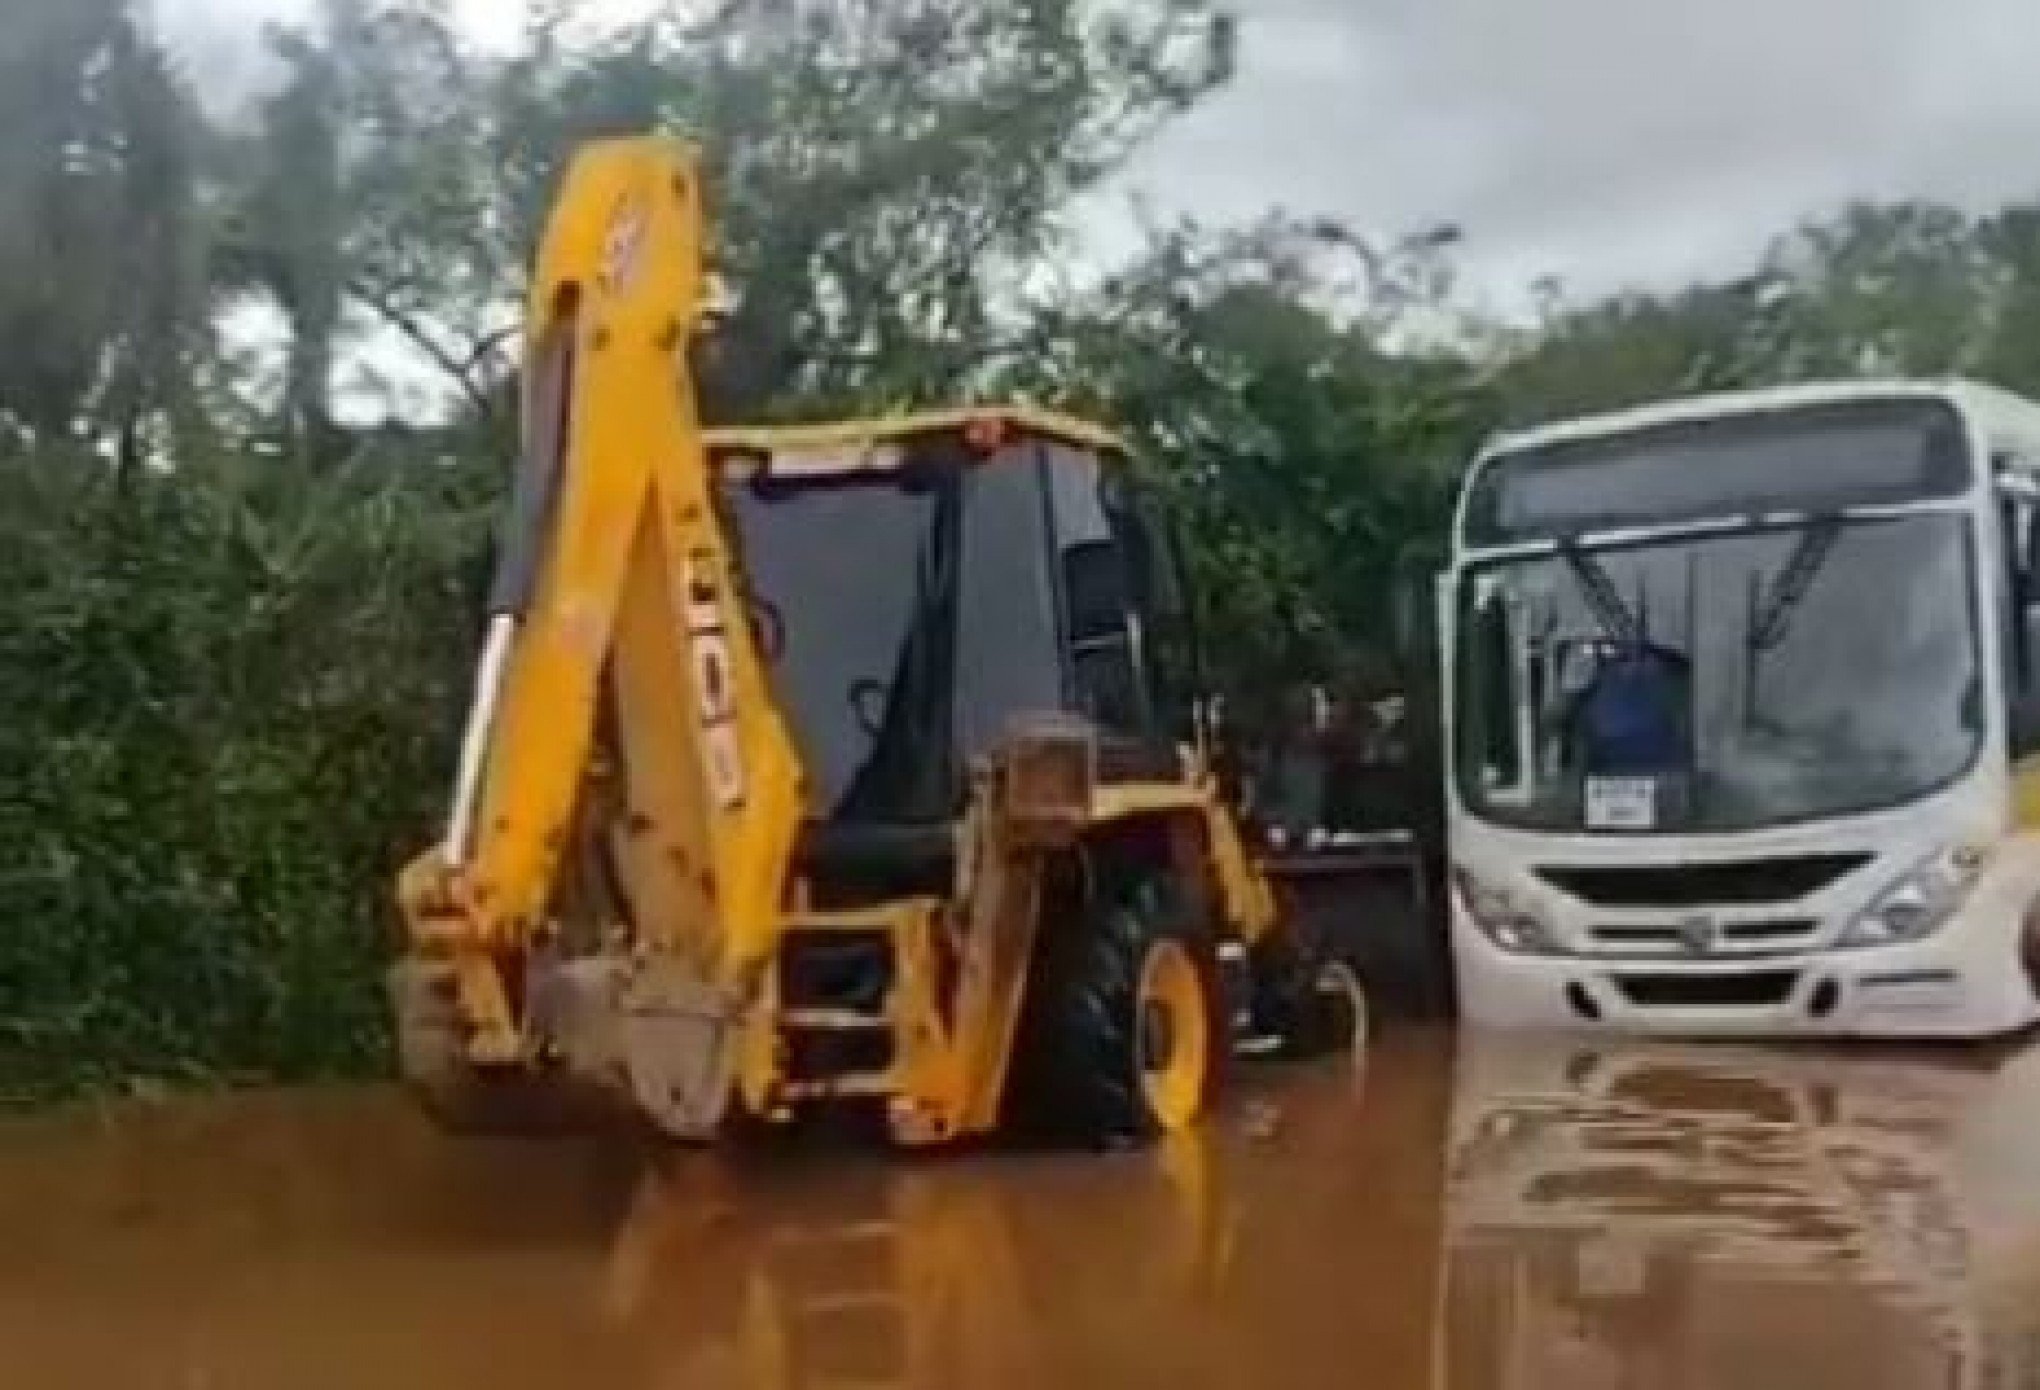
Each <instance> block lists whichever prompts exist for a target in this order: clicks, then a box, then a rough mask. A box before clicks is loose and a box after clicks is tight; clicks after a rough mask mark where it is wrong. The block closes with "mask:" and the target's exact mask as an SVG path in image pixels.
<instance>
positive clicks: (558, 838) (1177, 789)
mask: <svg viewBox="0 0 2040 1390" xmlns="http://www.w3.org/2000/svg"><path fill="white" fill-rule="evenodd" d="M703 229H704V221H703V215H702V210H701V186H700V179H699V173H698V169H697V164H696V161H695V157H694V155H693V153H692V151H690V150H689V149H687V148H685V147H683V146H679V145H676V144H673V143H669V142H665V141H662V140H656V139H630V140H619V141H611V142H603V143H598V144H596V145H593V146H590V147H588V148H587V149H585V150H584V151H582V152H581V153H580V154H579V155H578V156H577V158H576V159H575V161H574V163H573V164H572V166H571V168H570V169H569V171H568V174H567V177H566V180H565V183H564V186H563V189H562V191H561V194H560V199H559V202H558V204H557V206H556V208H555V210H554V214H553V218H552V222H551V226H550V228H549V230H548V233H547V235H546V238H545V241H544V243H543V246H542V248H541V251H540V255H539V259H538V263H537V267H536V274H535V276H534V281H533V286H532V290H531V300H530V307H529V321H528V330H527V339H526V359H525V373H524V382H523V387H524V447H523V453H522V458H521V460H520V463H519V468H518V475H517V477H516V480H515V486H514V489H513V495H512V499H511V504H510V507H509V517H508V520H507V523H506V526H505V530H504V532H503V535H502V537H501V539H500V542H499V548H498V570H497V574H496V580H495V584H494V586H493V590H492V593H491V596H490V600H489V615H488V625H487V634H486V639H485V644H484V649H483V653H482V657H481V661H480V667H479V671H478V674H477V678H476V685H475V696H474V703H473V706H472V710H471V713H470V716H469V720H468V724H467V729H466V737H465V740H464V742H463V745H462V750H461V757H460V764H459V771H458V778H457V782H456V786H455V790H454V796H453V805H452V811H451V815H450V817H449V824H448V826H447V828H446V831H445V835H444V838H443V840H442V841H441V843H440V844H438V845H437V846H436V847H435V848H433V849H431V850H430V851H428V852H427V853H425V854H423V855H421V856H420V857H419V858H418V859H416V860H415V861H414V862H413V863H412V864H411V865H410V866H409V867H408V868H407V869H406V870H405V872H404V874H403V875H402V878H401V882H400V884H399V892H398V896H399V901H400V904H401V908H402V912H403V916H404V920H405V923H406V928H407V938H408V939H407V944H406V949H405V953H404V955H403V957H402V959H401V960H400V961H399V963H398V964H397V965H396V966H395V967H394V969H393V971H392V973H391V994H392V999H393V1003H394V1007H395V1012H396V1018H397V1024H398V1033H399V1039H400V1045H401V1055H402V1062H403V1068H404V1071H405V1073H406V1075H407V1076H408V1077H409V1078H410V1079H411V1080H412V1081H414V1082H415V1083H417V1084H418V1085H419V1086H420V1087H421V1088H422V1089H423V1090H424V1091H425V1093H426V1094H427V1096H428V1097H430V1098H432V1099H433V1100H434V1101H435V1102H437V1103H439V1104H441V1105H442V1106H443V1107H444V1108H445V1109H446V1110H447V1111H448V1112H449V1113H452V1112H455V1111H459V1110H462V1109H465V1108H467V1107H468V1106H469V1105H470V1103H471V1102H474V1101H476V1100H478V1099H479V1100H481V1101H483V1102H486V1101H488V1100H489V1099H490V1098H491V1097H492V1096H494V1095H496V1094H498V1093H523V1092H528V1091H530V1090H531V1089H533V1088H534V1087H537V1088H539V1089H541V1090H544V1091H550V1090H555V1089H557V1090H560V1091H567V1090H572V1091H577V1092H593V1093H596V1094H600V1095H605V1096H610V1097H621V1098H625V1099H626V1100H628V1101H629V1102H630V1103H631V1105H632V1106H633V1108H634V1109H635V1110H636V1111H638V1112H639V1113H641V1114H642V1115H643V1116H645V1117H647V1118H649V1120H651V1121H652V1122H653V1123H654V1124H655V1125H656V1126H657V1127H658V1128H659V1129H660V1130H662V1131H664V1132H665V1133H666V1134H668V1135H672V1136H675V1137H680V1138H685V1139H706V1138H709V1137H711V1136H713V1135H714V1134H716V1133H717V1132H718V1131H719V1130H720V1129H722V1128H723V1127H724V1126H725V1125H726V1124H728V1123H730V1122H733V1121H737V1120H744V1121H759V1122H765V1123H774V1122H788V1121H793V1120H796V1119H799V1118H802V1117H804V1116H807V1115H810V1114H812V1113H815V1112H819V1111H828V1110H836V1109H842V1108H846V1107H847V1108H854V1109H862V1110H864V1111H865V1112H867V1113H869V1114H873V1115H876V1116H878V1117H879V1118H881V1119H882V1121H883V1123H884V1125H885V1127H886V1128H887V1130H888V1131H889V1132H890V1134H891V1136H892V1137H893V1138H894V1139H895V1140H896V1141H898V1142H901V1143H904V1144H912V1145H926V1144H938V1143H943V1142H946V1141H951V1140H955V1139H958V1138H961V1137H965V1136H971V1135H981V1134H985V1133H988V1132H991V1131H994V1130H999V1129H1002V1128H1005V1127H1007V1126H1008V1125H1025V1126H1028V1127H1030V1128H1035V1129H1041V1130H1045V1131H1050V1132H1054V1133H1057V1134H1060V1135H1063V1136H1067V1137H1071V1138H1079V1139H1083V1140H1086V1141H1112V1140H1118V1139H1130V1140H1135V1141H1138V1140H1140V1139H1143V1138H1146V1137H1150V1136H1153V1135H1155V1134H1157V1133H1160V1132H1163V1131H1167V1130H1171V1129H1176V1128H1180V1127H1182V1126H1184V1125H1186V1124H1188V1123H1190V1122H1191V1121H1192V1120H1193V1119H1194V1118H1195V1117H1196V1116H1197V1115H1198V1114H1199V1112H1200V1110H1201V1109H1202V1107H1203V1106H1204V1105H1205V1103H1206V1100H1207V1097H1208V1096H1209V1095H1210V1093H1211V1091H1212V1088H1213V1086H1214V1084H1215V1081H1216V1079H1217V1078H1218V1076H1219V1075H1220V1073H1221V1072H1222V1070H1223V1063H1224V1061H1225V1060H1226V1058H1227V1057H1228V1056H1229V1055H1230V1054H1231V1053H1232V1052H1233V1051H1234V1050H1235V1044H1236V1043H1237V1042H1239V1041H1240V1040H1242V1039H1249V1038H1251V1039H1255V1040H1258V1041H1259V1042H1261V1043H1263V1044H1269V1043H1271V1041H1272V1043H1274V1044H1279V1045H1284V1046H1287V1047H1289V1048H1290V1049H1291V1050H1312V1049H1319V1048H1324V1047H1328V1046H1333V1045H1344V1044H1347V1043H1348V1042H1349V1041H1351V1039H1352V1037H1353V1035H1354V1033H1355V1032H1356V1029H1357V1023H1358V1020H1359V1019H1360V1017H1361V1014H1360V1007H1361V999H1360V991H1359V985H1358V983H1357V980H1356V978H1355V976H1354V974H1353V972H1352V971H1351V969H1350V968H1349V967H1348V966H1347V965H1346V964H1345V963H1344V962H1343V961H1342V959H1341V958H1340V957H1339V956H1338V954H1337V953H1336V952H1333V951H1330V950H1329V949H1327V948H1325V947H1324V946H1323V945H1322V944H1321V943H1306V942H1304V941H1303V940H1301V939H1300V937H1292V936H1291V935H1290V934H1288V933H1286V932H1284V930H1283V929H1282V927H1281V925H1280V924H1279V923H1278V921H1277V912H1276V907H1275V902H1274V899H1273V895H1272V894H1271V892H1270V890H1269V886H1268V882H1267V880H1266V879H1265V878H1264V877H1263V876H1262V875H1261V874H1260V873H1259V872H1258V871H1257V869H1256V867H1255V865H1254V864H1253V862H1252V861H1251V859H1250V857H1249V851H1248V849H1247V847H1246V846H1245V844H1244V843H1243V841H1242V837H1241V835H1240V833H1239V831H1238V830H1237V828H1236V823H1235V821H1234V819H1233V817H1232V815H1231V814H1230V812H1229V811H1228V809H1227V807H1226V805H1225V803H1224V801H1223V798H1222V796H1221V793H1220V791H1219V789H1218V786H1217V782H1216V779H1215V778H1214V777H1213V776H1212V775H1211V774H1210V772H1209V764H1208V758H1207V750H1206V748H1205V745H1204V740H1203V738H1202V737H1201V736H1200V734H1199V732H1198V730H1197V728H1196V721H1195V720H1194V719H1192V718H1188V717H1178V716H1176V715H1174V714H1173V713H1172V712H1174V711H1181V710H1188V709H1191V708H1193V704H1194V702H1192V701H1190V700H1189V699H1188V698H1187V696H1188V694H1189V690H1190V685H1189V682H1188V675H1189V671H1190V663H1189V662H1188V661H1187V660H1186V659H1185V654H1186V653H1187V652H1188V651H1189V650H1190V649H1191V648H1192V646H1193V644H1192V643H1191V642H1190V641H1189V640H1188V630H1189V625H1188V624H1187V623H1186V622H1185V615H1184V613H1183V612H1182V611H1181V610H1182V608H1183V605H1181V604H1179V603H1177V602H1176V601H1175V597H1174V596H1175V595H1176V594H1177V593H1180V592H1181V591H1182V586H1180V585H1178V584H1173V583H1170V582H1168V580H1169V576H1170V575H1171V573H1172V572H1173V567H1172V566H1171V564H1170V563H1168V560H1167V557H1168V556H1169V555H1170V554H1171V553H1173V552H1172V549H1171V547H1170V546H1169V545H1168V544H1167V543H1166V539H1165V537H1164V535H1163V533H1162V532H1161V531H1160V529H1159V528H1157V527H1155V526H1153V525H1151V524H1150V523H1149V522H1148V521H1147V520H1146V519H1145V518H1144V517H1143V515H1142V513H1141V509H1140V508H1139V506H1138V505H1137V504H1136V500H1135V499H1134V497H1133V494H1132V491H1131V489H1130V487H1129V485H1128V481H1129V480H1128V477H1127V473H1128V470H1127V468H1126V466H1125V462H1124V458H1123V452H1124V451H1123V450H1122V449H1121V448H1120V447H1119V445H1118V444H1117V443H1116V442H1115V441H1114V440H1113V439H1112V438H1111V437H1110V436H1109V435H1108V434H1106V433H1105V432H1103V431H1101V430H1098V429H1096V428H1093V427H1091V426H1089V425H1085V424H1082V423H1080V422H1075V421H1067V420H1061V419H1057V418H1054V417H1050V416H1046V415H1040V414H1035V413H1031V412H1028V411H1025V410H1019V409H986V410H971V411H962V412H956V413H951V414H930V415H921V416H913V417H907V418H902V419H895V420H890V421H885V422H882V423H876V424H866V425H856V426H832V427H825V428H811V429H795V430H780V431H770V430H766V431H755V432H753V431H736V432H731V433H723V434H718V435H713V436H710V435H705V434H704V433H703V431H702V430H701V428H700V427H699V424H698V421H697V415H696V407H695V401H694V397H693V391H692V385H691V381H690V378H689V374H688V371H687V366H686V364H687V361H688V346H689V343H690V340H691V339H692V338H693V337H694V336H695V334H696V332H697V330H698V329H699V327H700V323H699V320H700V318H701V315H702V302H703V293H702V289H703V268H702V241H703V235H704V232H703Z"/></svg>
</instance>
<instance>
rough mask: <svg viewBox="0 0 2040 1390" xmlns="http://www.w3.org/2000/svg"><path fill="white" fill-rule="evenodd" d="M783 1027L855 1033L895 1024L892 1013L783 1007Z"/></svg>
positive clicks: (780, 1021)
mask: <svg viewBox="0 0 2040 1390" xmlns="http://www.w3.org/2000/svg"><path fill="white" fill-rule="evenodd" d="M779 1026H780V1027H782V1028H806V1029H812V1030H814V1031H815V1032H825V1033H854V1032H862V1031H868V1030H871V1029H885V1028H891V1027H892V1026H893V1021H892V1018H891V1016H890V1015H887V1014H868V1013H863V1012H860V1011H859V1010H856V1009H783V1010H781V1011H780V1014H779Z"/></svg>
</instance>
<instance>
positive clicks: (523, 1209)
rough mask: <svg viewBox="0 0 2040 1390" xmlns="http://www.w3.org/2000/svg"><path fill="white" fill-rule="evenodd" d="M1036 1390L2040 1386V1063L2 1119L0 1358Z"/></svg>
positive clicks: (133, 1385) (214, 1387) (77, 1375)
mask: <svg viewBox="0 0 2040 1390" xmlns="http://www.w3.org/2000/svg"><path fill="white" fill-rule="evenodd" d="M1455 1054H1456V1055H1455ZM1052 1384H1061V1385H1067V1386H1071V1387H1076V1386H1118V1385H1125V1386H1171V1387H1196V1386H1247V1385H1270V1386H1282V1387H1313V1386H1332V1385H1353V1386H1368V1387H1378V1388H1379V1390H1399V1387H1419V1386H1421V1387H1443V1386H1450V1387H1469V1388H1471V1387H1530V1386H1537V1387H1545V1386H1551V1387H1565V1390H1597V1388H1598V1387H1638V1390H1644V1387H1649V1390H1658V1388H1659V1387H1664V1390H1686V1388H1688V1387H1712V1386H1725V1387H1730V1388H1731V1390H1764V1388H1765V1387H1781V1390H1783V1388H1785V1387H1790V1390H1801V1387H1820V1386H1849V1387H1862V1390H1885V1387H1901V1386H1904V1387H1912V1386H1920V1387H1928V1386H1931V1387H1937V1388H1938V1387H2003V1388H2004V1390H2023V1388H2024V1387H2040V1047H2035V1048H2033V1049H2032V1050H2029V1051H2025V1052H2023V1053H2022V1052H2020V1051H2017V1050H2007V1049H2002V1048H2000V1049H1994V1050H1991V1051H1989V1052H1976V1051H1972V1050H1957V1051H1951V1052H1919V1051H1912V1052H1899V1051H1892V1050H1882V1049H1880V1050H1877V1051H1873V1052H1850V1053H1837V1052H1831V1051H1823V1052H1809V1051H1760V1050H1754V1049H1740V1048H1737V1049H1729V1048H1721V1047H1709V1048H1692V1047H1677V1046H1662V1047H1643V1046H1633V1045H1603V1046H1587V1045H1576V1044H1571V1043H1566V1042H1526V1041H1523V1040H1514V1039H1512V1040H1491V1039H1483V1038H1480V1037H1474V1036H1470V1037H1465V1038H1461V1039H1458V1040H1456V1042H1455V1041H1454V1040H1453V1039H1451V1038H1449V1037H1445V1036H1443V1035H1439V1036H1436V1037H1429V1036H1421V1035H1403V1036H1401V1037H1399V1038H1395V1039H1392V1040H1388V1041H1384V1042H1383V1043H1382V1044H1381V1045H1380V1046H1379V1047H1377V1049H1376V1051H1375V1052H1374V1054H1373V1055H1372V1056H1371V1058H1370V1059H1369V1061H1368V1064H1367V1066H1366V1068H1365V1069H1364V1072H1362V1073H1361V1074H1359V1075H1355V1074H1353V1073H1351V1072H1348V1071H1345V1070H1342V1069H1340V1068H1336V1067H1333V1068H1325V1069H1320V1070H1315V1071H1309V1072H1300V1073H1290V1074H1286V1075H1280V1076H1277V1077H1261V1078H1256V1079H1252V1080H1250V1081H1249V1082H1248V1083H1247V1084H1246V1085H1245V1087H1244V1088H1243V1091H1242V1094H1240V1095H1239V1096H1238V1098H1237V1099H1236V1100H1235V1102H1234V1104H1233V1105H1232V1106H1231V1107H1230V1109H1229V1110H1228V1112H1227V1113H1226V1114H1225V1115H1224V1116H1223V1117H1221V1118H1220V1119H1219V1120H1217V1121H1215V1122H1214V1123H1213V1124H1212V1125H1210V1126H1209V1127H1208V1128H1207V1129H1206V1130H1205V1131H1204V1132H1203V1133H1201V1134H1200V1135H1199V1136H1198V1137H1197V1139H1195V1140H1194V1141H1192V1142H1188V1143H1184V1144H1181V1145H1178V1146H1177V1147H1175V1148H1173V1149H1171V1150H1168V1151H1164V1152H1161V1153H1156V1154H1151V1155H1116V1156H1108V1157H1091V1156H1056V1157H1042V1156H1026V1155H1016V1154H973V1155H964V1156H959V1157H954V1158H948V1159H943V1160H939V1161H933V1162H930V1161H904V1160H899V1159H886V1158H884V1157H880V1156H874V1155H871V1154H868V1153H866V1154H857V1153H847V1152H844V1151H842V1150H840V1149H837V1150H829V1151H823V1152H820V1153H813V1154H802V1155H795V1156H791V1157H780V1158H775V1159H774V1160H772V1161H770V1162H747V1163H744V1164H731V1163H728V1162H723V1161H718V1160H716V1159H715V1158H712V1157H709V1156H704V1155H699V1154H672V1153H669V1154H666V1155H664V1156H663V1157H652V1156H648V1155H646V1154H645V1153H643V1152H641V1151H637V1150H634V1149H633V1148H632V1147H630V1146H628V1145H624V1144H622V1143H620V1142H618V1141H615V1140H596V1139H585V1138H584V1139H567V1140H554V1141H546V1142H538V1143H532V1142H504V1141H489V1142H482V1141H475V1140H455V1139H451V1138H447V1137H443V1136H441V1135H439V1134H437V1133H436V1132H435V1131H433V1130H432V1129H431V1128H430V1127H429V1126H428V1125H426V1124H425V1123H424V1122H423V1121H422V1120H421V1119H419V1117H418V1116H417V1115H416V1114H414V1112H413V1111H412V1109H411V1108H410V1106H409V1105H408V1104H407V1103H406V1102H405V1101H404V1099H403V1098H402V1097H401V1096H399V1095H397V1094H395V1093H393V1092H391V1091H388V1090H383V1089H360V1090H349V1091H329V1092H315V1093H299V1094H285V1095H257V1096H240V1097H225V1098H216V1099H205V1100H180V1101H175V1102H170V1103H162V1104H145V1105H134V1106H122V1107H118V1108H115V1109H111V1110H107V1111H102V1112H97V1113H92V1114H79V1113H72V1114H70V1115H66V1116H60V1117H55V1118H43V1119H30V1120H18V1121H11V1122H7V1123H6V1124H4V1125H0V1385H6V1386H20V1387H24V1390H29V1388H30V1387H33V1388H34V1390H43V1388H44V1387H68V1386H92V1387H120V1388H121V1390H142V1388H143V1387H155V1386H163V1387H177V1388H178V1390H239V1388H240V1387H263V1388H264V1390H267V1387H288V1388H289V1390H297V1388H298V1387H304V1388H305V1390H312V1388H313V1387H328V1386H330V1387H341V1386H345V1387H377V1390H401V1388H403V1387H412V1386H417V1387H426V1386H430V1387H434V1388H435V1390H446V1388H447V1387H463V1386H470V1385H472V1386H488V1387H491V1390H520V1388H521V1387H532V1388H533V1390H565V1388H566V1387H574V1390H640V1387H644V1388H646V1390H649V1388H650V1387H660V1390H666V1388H667V1387H696V1386H704V1387H706V1386H718V1385H742V1386H752V1385H755V1386H761V1387H776V1386H782V1385H783V1386H812V1387H825V1386H833V1387H846V1388H847V1387H852V1386H855V1387H860V1388H861V1390H876V1387H881V1386H900V1387H962V1386H991V1387H1000V1386H1023V1385H1024V1386H1030V1387H1031V1386H1048V1385H1052Z"/></svg>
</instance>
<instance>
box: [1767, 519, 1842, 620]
mask: <svg viewBox="0 0 2040 1390" xmlns="http://www.w3.org/2000/svg"><path fill="white" fill-rule="evenodd" d="M1841 534H1842V518H1841V517H1840V516H1837V515H1834V514H1832V513H1830V514H1828V515H1825V516H1819V517H1815V518H1814V519H1813V521H1812V522H1811V523H1810V524H1809V525H1808V526H1807V528H1806V529H1805V530H1804V531H1802V532H1800V534H1799V541H1798V543H1797V544H1796V545H1794V546H1793V547H1792V554H1791V555H1789V556H1787V557H1786V560H1785V567H1784V568H1783V569H1781V570H1779V571H1778V581H1777V583H1776V584H1774V585H1773V586H1772V588H1771V592H1770V593H1769V594H1767V595H1765V596H1764V597H1763V598H1762V599H1761V600H1760V601H1759V602H1758V603H1757V604H1756V605H1755V608H1754V616H1753V617H1752V618H1751V619H1750V636H1749V643H1750V649H1751V650H1752V651H1760V652H1767V651H1770V650H1771V649H1773V648H1774V647H1776V646H1777V645H1778V644H1779V643H1781V642H1783V641H1784V640H1785V634H1786V631H1787V630H1788V629H1789V628H1790V626H1791V622H1792V615H1793V613H1795V612H1796V611H1798V608H1799V605H1800V604H1801V603H1802V602H1804V601H1805V599H1806V595H1807V593H1808V591H1809V590H1811V589H1812V588H1813V581H1814V580H1816V579H1818V578H1819V577H1820V572H1821V571H1822V570H1823V569H1825V568H1826V567H1827V562H1828V557H1829V556H1830V555H1832V554H1834V549H1835V542H1836V541H1837V540H1839V539H1840V538H1841Z"/></svg>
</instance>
